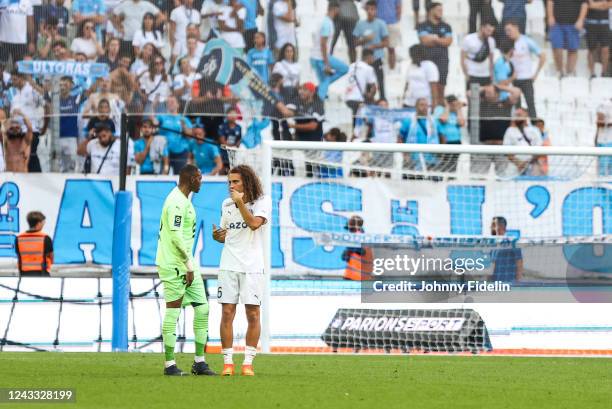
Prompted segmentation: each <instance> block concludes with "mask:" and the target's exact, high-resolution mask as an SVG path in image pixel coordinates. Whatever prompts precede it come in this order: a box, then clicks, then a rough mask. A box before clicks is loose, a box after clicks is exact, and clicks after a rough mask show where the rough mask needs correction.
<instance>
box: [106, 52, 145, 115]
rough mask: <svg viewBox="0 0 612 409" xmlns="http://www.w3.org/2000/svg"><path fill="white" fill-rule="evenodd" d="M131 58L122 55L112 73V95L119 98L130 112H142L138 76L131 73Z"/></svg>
mask: <svg viewBox="0 0 612 409" xmlns="http://www.w3.org/2000/svg"><path fill="white" fill-rule="evenodd" d="M130 63H131V57H130V56H129V55H120V56H119V58H118V66H117V68H116V69H115V70H114V71H113V72H111V75H110V79H111V93H113V94H116V95H117V96H118V97H119V101H120V102H122V103H123V104H125V107H126V109H128V110H129V112H142V107H141V106H140V95H139V94H138V81H137V80H136V76H135V75H134V74H132V73H130Z"/></svg>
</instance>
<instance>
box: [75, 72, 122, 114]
mask: <svg viewBox="0 0 612 409" xmlns="http://www.w3.org/2000/svg"><path fill="white" fill-rule="evenodd" d="M111 85H112V83H111V79H110V78H98V79H97V81H96V92H94V93H92V94H91V95H89V98H87V101H86V102H85V106H84V107H83V116H85V117H87V116H89V115H91V114H93V113H94V112H95V111H96V109H98V105H99V103H100V101H101V100H103V99H105V100H106V101H107V102H108V104H109V108H110V111H109V113H110V115H111V116H112V117H113V118H119V116H120V115H121V110H122V109H123V106H124V101H123V100H122V99H121V98H120V97H119V95H117V94H115V93H113V92H112V89H111Z"/></svg>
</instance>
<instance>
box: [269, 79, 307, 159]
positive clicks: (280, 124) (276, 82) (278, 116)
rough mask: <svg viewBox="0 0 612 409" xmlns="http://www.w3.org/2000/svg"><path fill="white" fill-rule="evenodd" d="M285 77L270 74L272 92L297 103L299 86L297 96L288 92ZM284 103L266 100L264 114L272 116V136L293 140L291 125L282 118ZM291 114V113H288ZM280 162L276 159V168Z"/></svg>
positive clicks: (279, 97)
mask: <svg viewBox="0 0 612 409" xmlns="http://www.w3.org/2000/svg"><path fill="white" fill-rule="evenodd" d="M282 83H283V77H282V75H280V74H277V73H273V74H272V75H271V76H270V91H271V92H270V93H271V94H272V96H274V98H276V100H277V101H286V102H288V103H289V101H290V103H291V104H297V100H298V98H297V88H295V98H294V95H293V93H291V94H288V93H287V91H286V90H285V89H284V88H283V85H282ZM281 104H282V105H284V103H282V102H281V103H276V104H273V103H271V102H269V101H265V102H264V105H263V108H262V115H263V116H264V117H266V118H270V120H271V121H272V138H273V139H274V140H291V139H292V136H291V133H290V132H289V127H288V126H287V121H286V120H285V119H282V118H283V116H285V115H283V114H282V113H281V111H280V110H279V109H278V107H279V106H280V105H281ZM286 116H291V114H289V115H286ZM279 163H280V162H279V161H277V160H274V163H273V167H274V168H275V169H277V168H278V166H277V165H278V164H279Z"/></svg>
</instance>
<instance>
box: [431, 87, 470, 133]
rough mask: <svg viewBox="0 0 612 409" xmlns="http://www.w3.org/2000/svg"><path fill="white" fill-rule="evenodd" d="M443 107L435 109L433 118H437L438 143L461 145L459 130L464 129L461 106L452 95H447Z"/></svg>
mask: <svg viewBox="0 0 612 409" xmlns="http://www.w3.org/2000/svg"><path fill="white" fill-rule="evenodd" d="M445 102H446V103H445V104H444V107H441V106H439V107H437V109H436V112H435V113H434V116H435V117H436V118H437V128H438V135H439V136H440V143H444V144H449V145H459V144H461V130H462V129H463V128H464V127H465V118H464V117H463V113H462V112H461V111H462V108H463V104H462V103H461V101H459V100H458V99H457V97H456V96H454V95H448V96H447V97H446V99H445Z"/></svg>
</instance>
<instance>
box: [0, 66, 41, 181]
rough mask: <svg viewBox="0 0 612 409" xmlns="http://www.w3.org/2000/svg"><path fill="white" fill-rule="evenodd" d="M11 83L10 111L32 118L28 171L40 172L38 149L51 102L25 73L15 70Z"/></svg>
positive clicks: (9, 92) (8, 94)
mask: <svg viewBox="0 0 612 409" xmlns="http://www.w3.org/2000/svg"><path fill="white" fill-rule="evenodd" d="M11 83H12V87H11V88H9V89H8V91H7V92H6V95H7V97H8V98H7V99H8V103H9V105H10V111H9V112H10V113H11V115H13V114H14V112H15V110H18V112H20V113H22V114H21V116H23V117H27V118H32V119H31V126H32V144H31V148H30V160H29V161H28V171H29V172H30V173H38V172H41V171H42V169H41V167H40V161H39V159H38V155H37V153H36V152H37V150H38V142H39V137H40V136H41V135H44V134H45V133H46V132H47V128H48V126H49V114H50V113H51V107H50V104H49V102H48V101H47V100H46V99H45V98H44V97H43V96H42V95H41V93H40V92H39V91H38V90H37V89H36V88H35V87H34V86H33V84H34V82H33V81H32V80H31V79H26V76H25V75H23V74H21V73H19V72H17V71H14V72H13V73H12V74H11ZM7 154H8V153H7Z"/></svg>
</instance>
